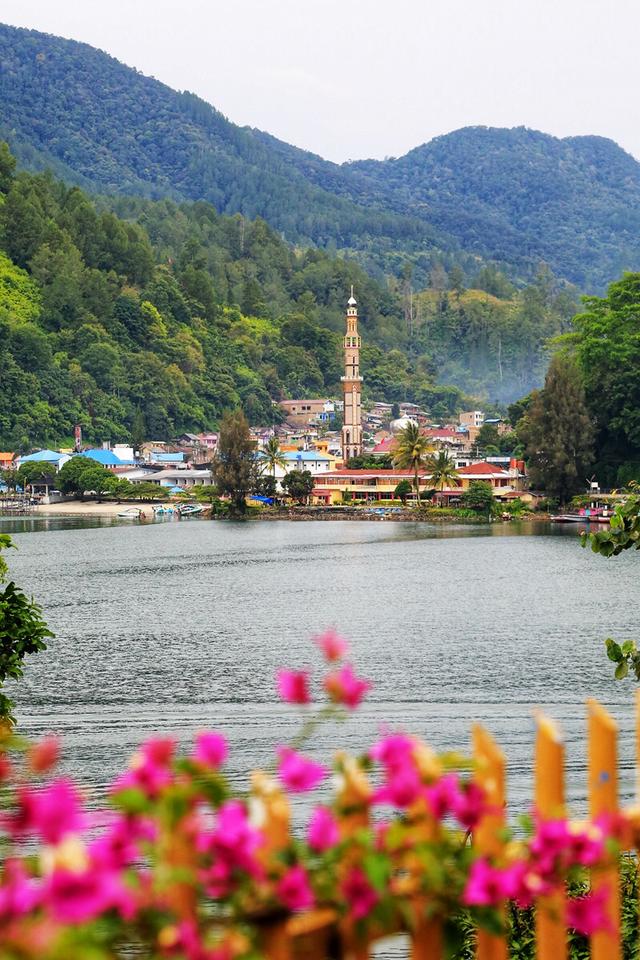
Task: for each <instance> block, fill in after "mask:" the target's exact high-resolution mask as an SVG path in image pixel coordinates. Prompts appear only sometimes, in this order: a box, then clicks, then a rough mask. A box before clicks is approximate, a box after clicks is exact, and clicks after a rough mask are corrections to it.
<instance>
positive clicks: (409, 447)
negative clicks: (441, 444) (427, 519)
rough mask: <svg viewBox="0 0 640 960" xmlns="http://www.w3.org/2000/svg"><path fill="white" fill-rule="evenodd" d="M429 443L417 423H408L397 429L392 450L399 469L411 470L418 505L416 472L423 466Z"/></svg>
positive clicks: (418, 487)
mask: <svg viewBox="0 0 640 960" xmlns="http://www.w3.org/2000/svg"><path fill="white" fill-rule="evenodd" d="M430 449H431V444H430V443H429V440H428V439H427V437H425V436H424V434H423V433H422V431H421V430H420V427H419V426H418V424H417V423H413V422H411V423H408V424H407V425H406V427H403V429H402V430H400V431H399V433H398V436H397V438H396V444H395V448H394V451H393V464H394V466H395V467H399V468H400V469H401V470H413V485H414V487H415V491H416V501H417V503H418V506H420V480H419V478H418V473H419V471H420V469H421V468H422V467H424V464H425V460H426V458H427V454H428V452H429V450H430Z"/></svg>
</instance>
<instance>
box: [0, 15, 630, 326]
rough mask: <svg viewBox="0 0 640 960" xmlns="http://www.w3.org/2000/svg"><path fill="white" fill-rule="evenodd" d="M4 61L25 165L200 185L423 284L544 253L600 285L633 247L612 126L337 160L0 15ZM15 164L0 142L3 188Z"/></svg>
mask: <svg viewBox="0 0 640 960" xmlns="http://www.w3.org/2000/svg"><path fill="white" fill-rule="evenodd" d="M0 60H1V61H2V63H3V66H4V69H3V87H2V93H3V97H2V100H3V112H2V126H1V127H0V134H2V135H4V136H6V137H7V138H9V139H10V142H11V145H12V147H13V149H14V150H15V151H16V152H17V154H18V156H19V158H20V161H21V162H22V163H23V164H27V165H29V166H30V168H32V169H38V170H42V169H45V168H48V169H52V170H54V172H55V173H56V174H57V175H58V176H61V177H63V178H64V179H65V180H67V181H69V182H75V183H78V184H79V185H80V186H83V187H90V188H91V189H92V190H93V191H94V192H96V193H102V194H108V193H112V194H122V195H131V194H139V195H141V196H144V197H149V198H166V199H171V200H178V201H180V200H196V201H197V200H205V201H208V202H210V203H212V204H213V205H215V207H216V208H217V209H218V210H219V211H220V212H222V213H225V214H239V215H242V216H247V217H251V218H253V217H256V216H260V217H264V218H265V219H266V220H268V221H269V222H270V223H271V224H272V226H273V227H274V228H275V229H277V230H278V231H279V232H282V233H284V235H285V236H286V237H287V239H288V240H291V241H293V242H295V243H297V244H301V245H307V244H309V243H314V244H316V245H318V246H320V247H329V246H331V245H333V246H334V248H337V249H340V250H342V251H345V252H347V253H348V254H349V256H350V257H357V258H358V259H359V260H360V261H361V263H362V264H364V265H365V266H366V267H367V269H368V270H369V271H370V272H372V273H375V274H376V275H382V274H383V273H388V274H393V275H395V276H397V277H402V282H406V280H407V277H408V276H411V275H413V278H414V280H415V281H416V282H417V283H420V284H425V283H426V281H427V278H428V277H429V276H430V275H432V274H436V273H437V272H438V270H439V271H440V272H441V273H443V274H444V277H443V279H441V280H440V282H439V286H440V288H441V289H443V290H445V289H447V287H450V288H451V289H453V290H455V291H456V293H459V292H460V291H461V290H462V289H463V287H464V286H465V278H466V280H468V279H469V277H471V276H473V277H475V279H476V282H477V283H478V284H479V285H480V286H481V287H482V288H483V289H486V290H488V292H489V293H492V294H495V295H497V296H499V297H501V298H502V297H508V296H509V294H510V285H509V282H508V281H507V280H505V278H504V277H503V276H502V275H501V272H500V267H502V268H504V269H505V270H506V271H508V272H509V273H510V274H511V275H512V276H515V277H517V278H518V279H520V280H522V279H524V278H530V277H531V276H532V275H533V274H534V272H535V269H536V268H537V266H538V264H539V263H540V262H541V261H544V262H546V263H548V264H549V265H550V267H551V269H552V270H553V271H554V273H555V274H556V275H558V276H562V277H564V278H566V279H568V280H570V281H571V282H573V283H577V284H579V285H580V286H581V287H582V288H583V289H588V288H591V289H600V288H602V286H604V284H606V283H607V282H608V281H609V280H610V279H611V277H613V276H616V275H617V274H618V273H619V272H620V270H622V269H624V268H626V267H630V266H631V267H633V266H634V265H635V266H637V265H638V262H639V258H640V242H639V240H638V238H639V237H640V186H639V178H638V166H637V163H636V162H635V161H634V159H633V158H632V157H631V156H629V154H626V153H625V152H624V151H623V150H621V149H620V148H619V147H618V146H617V145H616V144H614V143H613V142H611V141H609V140H605V139H603V138H599V137H572V138H566V139H563V140H559V139H557V138H555V137H552V136H548V135H546V134H543V133H538V132H536V131H532V130H527V129H525V128H518V129H513V130H500V129H491V128H486V127H469V128H465V129H463V130H458V131H456V132H455V133H451V134H449V135H447V136H443V137H438V138H436V139H435V140H432V141H431V142H430V143H427V144H424V145H422V146H420V147H417V148H416V149H415V150H412V151H410V152H409V153H407V154H406V155H405V156H403V157H400V158H398V159H388V160H384V161H374V160H366V161H360V162H357V163H346V164H342V165H337V164H334V163H330V162H327V161H324V160H322V159H321V158H320V157H317V156H315V155H313V154H310V153H308V152H306V151H303V150H299V149H297V148H295V147H291V146H289V145H288V144H286V143H283V142H282V141H279V140H277V139H275V138H274V137H271V136H270V135H269V134H266V133H261V132H260V131H256V130H249V129H246V128H241V127H238V126H236V125H234V124H233V123H231V122H229V121H228V120H227V119H226V118H225V117H223V116H222V114H220V113H219V112H218V111H217V110H215V109H214V108H213V107H211V106H210V105H209V104H207V103H205V102H204V101H202V100H200V99H199V98H198V97H196V96H195V95H193V94H191V93H186V92H185V93H178V92H176V91H174V90H171V89H169V88H168V87H166V86H165V85H164V84H162V83H159V82H158V81H156V80H153V79H151V78H148V77H144V76H142V74H140V73H138V72H137V71H135V70H132V69H130V68H128V67H125V66H123V65H122V64H120V63H118V62H117V61H116V60H114V59H113V58H111V57H109V56H107V55H106V54H104V53H102V52H100V51H98V50H95V49H92V48H91V47H89V46H87V45H85V44H79V43H76V42H74V41H71V40H64V39H61V38H58V37H52V36H46V35H45V34H40V33H36V32H34V31H26V30H20V29H16V28H14V27H9V26H2V27H0ZM141 131H143V133H142V134H141ZM11 176H12V169H11V165H10V162H8V160H7V158H6V157H5V158H4V161H3V158H2V156H0V189H5V190H6V189H7V185H8V183H10V181H11ZM28 213H29V210H28V209H26V210H25V223H28V221H29V218H28ZM243 249H244V250H247V249H249V245H248V243H247V241H246V238H244V237H243V236H242V234H241V235H240V236H239V238H238V252H239V253H240V254H242V253H243ZM480 258H483V259H480ZM483 261H484V262H483ZM487 261H488V262H487ZM407 267H408V268H409V273H408V274H407V273H406V268H407ZM194 269H195V271H196V272H197V270H198V267H197V266H196V265H194ZM403 271H405V273H404V276H403ZM200 279H201V278H198V277H197V276H193V277H192V281H191V284H192V287H193V289H194V290H195V289H196V287H199V281H200ZM255 280H258V281H259V278H258V277H251V276H248V277H246V278H243V280H242V293H241V296H240V297H239V298H238V300H237V302H239V303H240V302H241V303H242V304H243V306H244V307H246V308H247V309H246V312H247V313H249V314H251V315H255V316H262V312H261V311H262V310H263V309H264V305H265V304H268V302H269V301H268V299H265V297H264V290H263V289H259V288H258V287H256V286H255V285H254V281H255ZM466 285H468V283H467V284H466ZM200 289H201V288H200ZM198 299H200V295H199V296H198ZM201 302H203V301H202V300H201Z"/></svg>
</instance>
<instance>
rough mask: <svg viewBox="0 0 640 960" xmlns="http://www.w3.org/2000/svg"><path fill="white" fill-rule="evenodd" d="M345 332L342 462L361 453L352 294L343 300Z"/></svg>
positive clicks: (355, 318) (355, 314)
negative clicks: (345, 322) (345, 310)
mask: <svg viewBox="0 0 640 960" xmlns="http://www.w3.org/2000/svg"><path fill="white" fill-rule="evenodd" d="M346 321H347V332H346V334H345V337H344V340H343V346H344V376H343V377H341V380H342V398H343V402H344V419H343V427H342V459H343V460H344V462H345V463H346V462H347V461H348V460H350V459H351V457H359V456H360V454H361V453H362V377H361V376H360V347H361V346H362V341H361V339H360V335H359V334H358V304H357V301H356V299H355V297H354V295H353V287H351V296H350V297H349V299H348V301H347V317H346Z"/></svg>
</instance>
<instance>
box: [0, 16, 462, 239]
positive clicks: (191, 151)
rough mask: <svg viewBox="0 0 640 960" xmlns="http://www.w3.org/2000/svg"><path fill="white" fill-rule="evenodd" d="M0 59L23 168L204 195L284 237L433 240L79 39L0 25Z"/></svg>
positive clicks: (9, 135) (91, 183)
mask: <svg viewBox="0 0 640 960" xmlns="http://www.w3.org/2000/svg"><path fill="white" fill-rule="evenodd" d="M0 64H1V69H0V135H2V136H4V137H5V139H6V140H7V142H8V143H9V144H10V146H11V148H12V150H13V151H14V153H15V154H16V155H17V156H18V158H19V160H20V161H21V163H22V164H23V165H26V166H28V167H30V168H31V169H44V168H45V167H47V166H48V167H50V168H51V169H52V170H53V171H54V172H55V173H56V174H58V175H59V176H61V177H62V178H64V179H65V180H66V181H68V182H75V183H78V184H79V185H81V186H83V187H85V188H91V189H93V190H98V191H101V192H105V193H115V194H131V193H137V194H141V195H143V196H147V197H153V198H159V197H169V198H172V199H176V200H180V199H191V200H198V199H203V200H207V201H209V202H210V203H212V204H213V205H214V206H215V207H216V209H217V210H218V211H219V212H221V213H236V212H239V213H242V214H244V215H245V216H248V217H251V218H253V217H256V216H261V217H263V218H265V219H266V220H267V221H268V222H269V223H270V225H271V226H273V227H275V228H277V229H279V230H281V231H283V232H284V234H285V236H286V237H287V238H288V239H289V240H292V241H293V240H295V241H298V242H305V243H314V244H317V245H320V246H326V245H328V244H333V245H334V246H337V247H339V248H357V249H363V250H364V249H366V248H367V247H369V246H370V244H371V242H372V238H376V242H377V239H378V238H379V239H380V240H381V241H382V243H383V244H384V241H385V240H386V242H387V244H391V243H395V242H401V243H404V244H406V245H407V246H408V248H412V249H415V250H416V251H417V250H425V251H428V250H431V249H432V248H433V247H434V244H436V239H437V238H436V237H435V232H434V231H432V230H431V229H430V228H429V227H428V225H427V224H426V223H425V222H421V221H420V220H417V219H414V218H411V217H410V216H407V215H404V214H395V213H393V212H388V211H384V210H376V211H374V210H371V209H367V208H366V207H361V206H358V205H357V204H356V203H354V202H352V201H351V200H350V199H348V198H343V197H340V196H337V195H336V194H335V192H333V191H330V190H329V191H327V190H324V189H322V188H321V187H318V186H316V185H315V184H313V183H312V182H310V181H309V179H307V178H306V177H305V176H304V175H303V174H302V173H300V172H298V171H297V170H296V169H295V167H294V166H293V165H291V164H289V163H287V162H285V160H284V159H283V158H282V157H281V156H280V154H279V153H278V152H277V151H276V150H273V149H271V148H270V147H269V146H268V145H265V144H264V143H263V142H262V140H261V139H260V137H258V136H256V135H254V133H253V132H252V131H251V130H249V129H245V128H241V127H238V126H236V125H235V124H233V123H231V122H229V121H228V120H227V119H226V118H225V117H224V116H223V115H222V114H221V113H219V112H218V111H217V110H215V109H214V108H213V107H212V106H210V105H209V104H207V103H205V102H204V101H203V100H201V99H199V98H198V97H196V96H194V95H193V94H190V93H187V92H183V93H178V92H177V91H175V90H172V89H170V88H169V87H167V86H165V85H164V84H162V83H160V82H158V81H157V80H155V79H153V78H151V77H145V76H143V75H142V74H141V73H138V72H137V71H136V70H133V69H131V68H129V67H126V66H124V65H123V64H121V63H119V62H118V61H117V60H115V59H114V58H112V57H110V56H108V55H107V54H106V53H103V52H102V51H99V50H96V49H94V48H93V47H90V46H88V45H87V44H82V43H76V42H75V41H71V40H65V39H62V38H59V37H53V36H49V35H46V34H42V33H38V32H36V31H30V30H23V29H18V28H15V27H9V26H5V25H0ZM336 169H337V170H340V168H339V167H337V168H336ZM438 242H439V243H441V244H442V242H444V241H438Z"/></svg>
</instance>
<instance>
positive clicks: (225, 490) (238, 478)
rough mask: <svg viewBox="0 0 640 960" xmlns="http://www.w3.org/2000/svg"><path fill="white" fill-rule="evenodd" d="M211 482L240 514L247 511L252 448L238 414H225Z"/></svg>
mask: <svg viewBox="0 0 640 960" xmlns="http://www.w3.org/2000/svg"><path fill="white" fill-rule="evenodd" d="M212 474H213V480H214V483H215V485H216V487H217V488H218V490H219V491H220V493H221V494H227V495H228V496H230V497H231V500H232V502H233V506H234V508H235V509H236V510H237V511H238V512H239V513H244V512H245V510H246V497H247V494H249V493H251V491H252V490H253V487H254V484H255V477H256V456H255V445H254V442H253V440H252V439H251V432H250V430H249V424H248V422H247V418H246V417H245V415H244V413H243V412H242V411H241V410H236V411H235V412H233V413H227V414H225V416H224V418H223V420H222V423H221V424H220V435H219V437H218V447H217V451H216V456H215V459H214V461H213V464H212Z"/></svg>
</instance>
